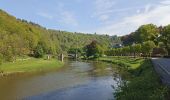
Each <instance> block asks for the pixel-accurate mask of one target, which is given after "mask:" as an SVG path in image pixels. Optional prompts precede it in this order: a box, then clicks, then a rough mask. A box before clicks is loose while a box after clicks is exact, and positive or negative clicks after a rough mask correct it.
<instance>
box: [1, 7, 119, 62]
mask: <svg viewBox="0 0 170 100" xmlns="http://www.w3.org/2000/svg"><path fill="white" fill-rule="evenodd" d="M93 40H96V41H98V42H99V43H100V44H101V45H102V47H103V48H105V50H106V49H108V48H109V47H110V46H111V45H112V43H115V42H116V41H118V42H119V41H120V39H118V37H117V36H109V35H97V34H88V33H86V34H83V33H76V32H67V31H60V30H52V29H46V28H44V27H42V26H40V25H38V24H35V23H33V22H28V21H26V20H23V19H17V18H15V17H14V16H11V15H9V14H8V13H6V12H5V11H3V10H0V59H1V62H2V61H15V60H16V59H17V58H18V57H25V56H33V57H36V58H39V57H42V56H43V55H44V54H52V55H56V56H57V55H58V54H61V53H68V51H70V49H74V48H83V47H84V46H85V45H87V44H89V43H90V42H91V41H93ZM114 41H115V42H114Z"/></svg>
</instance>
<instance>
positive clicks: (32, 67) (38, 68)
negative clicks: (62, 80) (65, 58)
mask: <svg viewBox="0 0 170 100" xmlns="http://www.w3.org/2000/svg"><path fill="white" fill-rule="evenodd" d="M63 65H64V63H62V62H61V61H59V60H57V59H50V60H44V59H36V58H29V59H26V60H17V61H16V62H6V63H3V64H2V65H0V77H2V76H10V75H18V74H26V73H36V72H42V71H48V70H55V69H59V68H61V67H62V66H63Z"/></svg>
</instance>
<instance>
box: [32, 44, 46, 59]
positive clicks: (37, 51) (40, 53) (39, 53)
mask: <svg viewBox="0 0 170 100" xmlns="http://www.w3.org/2000/svg"><path fill="white" fill-rule="evenodd" d="M43 55H44V50H43V47H42V45H41V44H38V45H37V47H36V48H35V49H34V56H35V57H36V58H41V57H43Z"/></svg>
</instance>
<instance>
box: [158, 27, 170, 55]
mask: <svg viewBox="0 0 170 100" xmlns="http://www.w3.org/2000/svg"><path fill="white" fill-rule="evenodd" d="M160 38H161V41H162V42H163V43H164V45H165V48H166V50H167V51H168V55H169V56H170V25H167V26H165V27H164V28H163V29H162V31H161V36H160Z"/></svg>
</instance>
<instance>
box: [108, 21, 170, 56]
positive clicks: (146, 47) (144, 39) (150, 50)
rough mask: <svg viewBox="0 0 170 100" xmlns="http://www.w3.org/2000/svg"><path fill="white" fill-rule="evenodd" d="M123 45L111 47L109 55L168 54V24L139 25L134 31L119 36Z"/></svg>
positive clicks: (169, 53)
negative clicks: (158, 25)
mask: <svg viewBox="0 0 170 100" xmlns="http://www.w3.org/2000/svg"><path fill="white" fill-rule="evenodd" d="M121 40H122V43H123V46H122V47H120V48H111V49H110V50H108V51H107V55H111V56H134V57H136V56H144V57H148V56H170V25H167V26H164V27H162V26H161V27H157V26H156V25H153V24H146V25H142V26H140V27H139V28H138V29H137V30H136V31H135V32H132V33H131V34H129V35H125V36H122V37H121Z"/></svg>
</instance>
